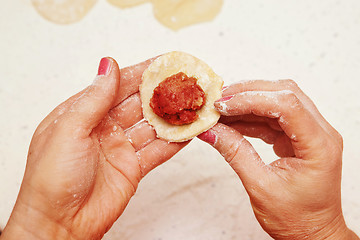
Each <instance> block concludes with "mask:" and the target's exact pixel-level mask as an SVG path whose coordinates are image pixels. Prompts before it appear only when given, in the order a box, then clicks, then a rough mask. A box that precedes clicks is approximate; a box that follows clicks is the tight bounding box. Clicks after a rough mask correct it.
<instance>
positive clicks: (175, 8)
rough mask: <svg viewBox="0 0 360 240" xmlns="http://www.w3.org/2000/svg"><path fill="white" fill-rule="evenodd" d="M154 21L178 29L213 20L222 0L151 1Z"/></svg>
mask: <svg viewBox="0 0 360 240" xmlns="http://www.w3.org/2000/svg"><path fill="white" fill-rule="evenodd" d="M152 3H153V6H154V15H155V17H156V19H157V20H158V21H159V22H161V23H162V24H164V25H165V26H167V27H169V28H171V29H173V30H179V29H180V28H183V27H186V26H189V25H192V24H196V23H201V22H207V21H211V20H213V19H214V18H215V17H216V16H217V15H218V13H219V12H220V10H221V7H222V5H223V0H166V1H164V0H152Z"/></svg>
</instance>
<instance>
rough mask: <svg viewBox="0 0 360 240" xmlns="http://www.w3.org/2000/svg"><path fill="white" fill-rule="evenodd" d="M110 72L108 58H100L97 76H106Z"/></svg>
mask: <svg viewBox="0 0 360 240" xmlns="http://www.w3.org/2000/svg"><path fill="white" fill-rule="evenodd" d="M110 70H111V61H110V60H109V59H108V58H102V59H101V61H100V64H99V70H98V76H100V75H103V76H104V75H105V76H106V75H108V74H109V72H110Z"/></svg>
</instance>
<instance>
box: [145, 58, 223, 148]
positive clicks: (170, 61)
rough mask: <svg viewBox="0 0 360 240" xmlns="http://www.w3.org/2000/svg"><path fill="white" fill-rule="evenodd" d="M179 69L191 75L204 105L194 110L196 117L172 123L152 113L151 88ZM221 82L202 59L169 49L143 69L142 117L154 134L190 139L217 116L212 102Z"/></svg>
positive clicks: (218, 95) (178, 139)
mask: <svg viewBox="0 0 360 240" xmlns="http://www.w3.org/2000/svg"><path fill="white" fill-rule="evenodd" d="M179 72H183V73H185V74H186V75H187V76H189V77H195V78H196V79H198V80H197V84H198V85H199V86H200V87H201V88H202V89H203V91H204V92H205V96H206V102H205V104H204V106H203V107H202V108H201V109H200V110H199V111H197V114H198V115H199V118H198V119H197V120H196V121H195V122H193V123H191V124H187V125H181V126H177V125H172V124H170V123H167V122H166V121H165V120H163V119H162V118H161V117H159V116H158V115H156V114H155V113H154V112H153V110H152V108H151V107H150V105H149V104H150V99H151V98H152V96H153V93H154V89H155V88H156V87H157V86H158V85H159V83H160V82H162V81H164V80H165V79H166V78H168V77H170V76H172V75H174V74H176V73H179ZM222 86H223V81H222V79H221V77H219V76H218V75H216V74H215V73H214V71H213V70H212V69H211V68H210V67H209V66H208V65H207V64H206V63H204V62H203V61H201V60H200V59H198V58H195V57H193V56H191V55H189V54H187V53H183V52H170V53H167V54H165V55H162V56H160V57H158V58H157V59H156V60H155V61H154V62H153V63H151V65H150V66H149V67H148V68H147V69H146V70H145V71H144V73H143V76H142V83H141V85H140V97H141V101H142V108H143V114H144V118H145V119H146V120H147V121H148V122H149V124H150V125H151V126H153V127H154V128H155V131H156V133H157V136H158V137H159V138H162V139H165V140H167V141H170V142H183V141H187V140H189V139H192V138H194V137H196V136H197V135H199V134H200V133H202V132H204V131H206V130H208V129H209V128H211V127H212V126H214V125H215V124H216V123H217V121H218V120H219V118H220V113H219V112H218V111H216V109H215V107H214V102H215V101H216V100H217V99H219V98H220V97H221V89H222Z"/></svg>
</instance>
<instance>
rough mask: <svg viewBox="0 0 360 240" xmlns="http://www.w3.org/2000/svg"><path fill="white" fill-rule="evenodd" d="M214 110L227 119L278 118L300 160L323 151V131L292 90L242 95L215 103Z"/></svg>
mask: <svg viewBox="0 0 360 240" xmlns="http://www.w3.org/2000/svg"><path fill="white" fill-rule="evenodd" d="M215 107H216V108H217V109H218V110H219V111H220V112H221V114H223V115H226V116H234V115H243V114H255V115H257V116H262V117H268V118H276V119H278V122H279V125H280V126H281V128H282V129H283V130H284V132H285V133H286V135H287V136H288V137H289V138H290V139H291V142H292V145H293V147H294V149H295V155H296V156H297V157H299V158H304V159H307V158H309V159H313V158H315V159H316V158H318V157H320V156H319V155H318V154H322V151H319V150H321V149H323V147H324V146H323V144H324V138H323V137H324V132H323V129H322V128H321V127H320V126H319V124H318V121H317V119H315V118H314V117H313V115H312V114H311V113H310V112H309V111H307V109H305V107H304V106H303V104H302V103H301V101H300V100H299V99H298V98H297V97H296V95H295V94H294V93H293V92H291V91H289V90H284V91H272V92H265V91H250V92H242V93H238V94H236V95H234V96H233V97H232V98H231V99H230V100H227V101H218V102H216V103H215Z"/></svg>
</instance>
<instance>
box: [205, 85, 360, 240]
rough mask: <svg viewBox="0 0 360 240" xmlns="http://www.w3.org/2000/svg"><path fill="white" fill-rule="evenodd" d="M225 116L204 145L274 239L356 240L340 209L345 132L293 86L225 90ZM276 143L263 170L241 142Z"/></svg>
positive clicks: (218, 105) (219, 106) (221, 103)
mask: <svg viewBox="0 0 360 240" xmlns="http://www.w3.org/2000/svg"><path fill="white" fill-rule="evenodd" d="M215 107H216V108H217V109H218V110H219V112H220V113H221V114H222V115H223V116H222V119H221V121H222V122H223V123H225V124H221V123H219V124H217V125H215V126H214V127H213V128H212V129H210V130H208V131H207V132H205V133H203V134H201V135H200V136H199V138H200V139H202V140H204V141H206V142H208V143H210V144H211V145H212V146H214V147H215V148H216V149H217V150H218V151H219V152H220V153H221V154H222V155H223V156H224V158H225V159H226V161H227V162H228V163H229V164H230V166H231V167H232V168H233V169H234V170H235V172H236V173H237V174H238V175H239V177H240V179H241V181H242V183H243V185H244V187H245V189H246V191H247V193H248V194H249V197H250V201H251V205H252V208H253V211H254V213H255V216H256V218H257V220H258V221H259V223H260V225H261V226H262V228H263V229H264V230H265V231H266V232H267V233H268V234H269V235H270V236H271V237H273V238H275V239H292V240H294V239H359V238H358V237H357V236H356V235H355V234H354V233H353V232H351V231H350V230H349V229H348V228H347V226H346V224H345V221H344V217H343V214H342V209H341V165H342V150H343V142H342V137H341V136H340V134H339V133H338V132H337V131H336V130H335V129H334V128H333V127H331V126H330V124H329V123H328V122H327V121H326V120H325V119H324V118H323V117H322V116H321V114H320V113H319V111H318V110H317V108H316V107H315V105H314V104H313V103H312V101H311V100H310V99H309V98H308V97H307V96H306V95H305V94H304V93H303V92H302V91H301V90H300V89H299V87H298V86H297V85H296V84H295V83H294V82H293V81H291V80H282V81H277V82H270V81H249V82H243V83H238V84H235V85H232V86H230V87H229V88H227V89H225V90H224V92H223V98H222V99H220V100H218V101H217V102H216V103H215ZM243 135H248V136H251V137H257V138H261V139H263V140H264V141H266V142H267V143H270V144H274V151H275V153H276V154H277V155H278V156H279V157H281V158H280V159H278V160H276V161H274V162H272V163H271V164H268V165H266V164H265V163H264V162H263V161H262V160H261V158H260V157H259V155H258V154H257V152H256V151H255V150H254V148H253V147H252V146H251V144H250V143H249V142H248V141H247V140H246V139H245V138H244V137H243Z"/></svg>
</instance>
